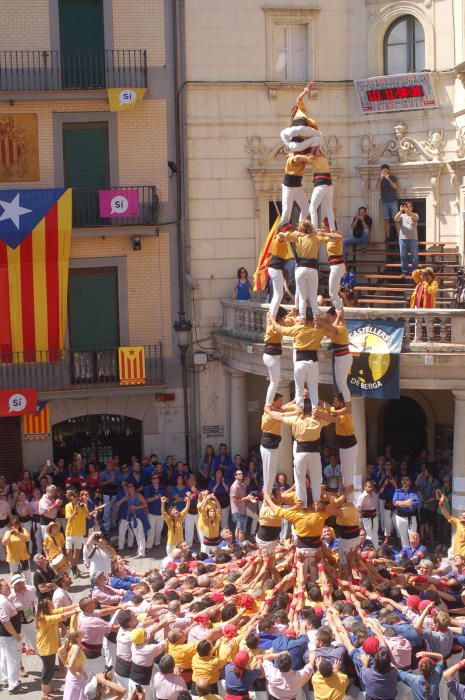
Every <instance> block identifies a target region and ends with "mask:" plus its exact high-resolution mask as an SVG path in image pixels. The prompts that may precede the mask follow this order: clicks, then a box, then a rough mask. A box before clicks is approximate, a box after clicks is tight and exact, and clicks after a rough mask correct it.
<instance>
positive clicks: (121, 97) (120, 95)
mask: <svg viewBox="0 0 465 700" xmlns="http://www.w3.org/2000/svg"><path fill="white" fill-rule="evenodd" d="M147 92H148V90H147V88H108V90H107V96H108V104H109V105H110V112H123V111H124V110H127V109H135V108H136V104H137V103H138V102H142V100H143V99H144V97H145V95H146V93H147Z"/></svg>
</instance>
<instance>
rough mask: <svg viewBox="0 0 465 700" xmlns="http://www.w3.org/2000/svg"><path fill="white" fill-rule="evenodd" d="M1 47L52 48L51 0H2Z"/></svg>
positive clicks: (19, 48) (0, 6)
mask: <svg viewBox="0 0 465 700" xmlns="http://www.w3.org/2000/svg"><path fill="white" fill-rule="evenodd" d="M0 9H1V12H2V15H1V22H0V49H1V50H3V51H9V50H18V51H19V50H25V49H31V50H32V49H49V48H50V16H49V0H1V3H0Z"/></svg>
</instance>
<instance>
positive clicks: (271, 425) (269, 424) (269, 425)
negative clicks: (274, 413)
mask: <svg viewBox="0 0 465 700" xmlns="http://www.w3.org/2000/svg"><path fill="white" fill-rule="evenodd" d="M261 428H262V433H271V435H279V436H281V435H282V425H281V423H280V422H279V421H277V420H275V419H274V418H272V417H271V416H270V415H269V414H268V413H264V414H263V416H262V425H261Z"/></svg>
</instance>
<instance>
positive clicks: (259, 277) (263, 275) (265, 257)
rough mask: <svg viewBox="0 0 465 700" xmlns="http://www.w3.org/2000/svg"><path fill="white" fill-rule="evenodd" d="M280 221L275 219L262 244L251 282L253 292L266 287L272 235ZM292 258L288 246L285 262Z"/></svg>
mask: <svg viewBox="0 0 465 700" xmlns="http://www.w3.org/2000/svg"><path fill="white" fill-rule="evenodd" d="M280 220H281V219H280V217H279V216H278V217H277V218H276V221H275V222H274V224H273V226H272V227H271V228H270V230H269V232H268V236H267V237H266V241H265V243H264V244H263V248H262V250H261V252H260V256H259V258H258V265H257V269H256V270H255V272H254V276H253V281H254V286H253V290H254V292H259V291H263V290H264V289H265V287H266V283H267V281H268V264H269V262H270V257H271V253H270V246H271V242H272V240H273V238H274V235H275V233H276V231H277V230H278V228H279V222H280ZM292 257H294V254H293V252H292V250H291V247H290V245H288V253H287V256H286V260H290V259H291V258H292Z"/></svg>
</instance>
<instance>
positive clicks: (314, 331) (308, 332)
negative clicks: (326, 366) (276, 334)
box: [283, 324, 324, 350]
mask: <svg viewBox="0 0 465 700" xmlns="http://www.w3.org/2000/svg"><path fill="white" fill-rule="evenodd" d="M283 335H290V336H291V337H292V338H294V343H293V347H294V348H295V349H296V350H318V349H319V347H320V345H321V339H322V337H323V336H324V331H323V330H322V329H321V328H314V327H313V326H310V325H304V326H302V325H300V324H296V325H295V326H290V327H289V328H286V329H285V330H283Z"/></svg>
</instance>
